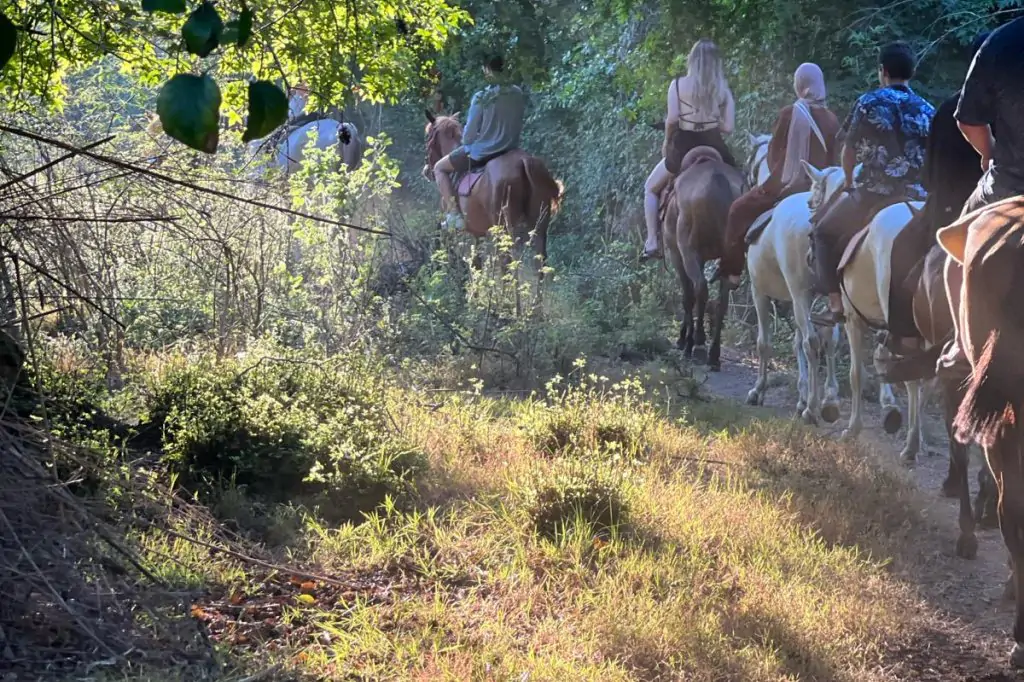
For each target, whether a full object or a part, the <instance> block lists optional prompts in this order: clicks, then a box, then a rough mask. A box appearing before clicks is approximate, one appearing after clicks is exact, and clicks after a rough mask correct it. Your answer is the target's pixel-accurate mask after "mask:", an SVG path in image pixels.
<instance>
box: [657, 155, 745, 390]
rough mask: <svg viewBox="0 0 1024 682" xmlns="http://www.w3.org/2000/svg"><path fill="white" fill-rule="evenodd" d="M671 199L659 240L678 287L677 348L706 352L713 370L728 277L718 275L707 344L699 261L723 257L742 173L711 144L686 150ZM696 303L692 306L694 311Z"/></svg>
mask: <svg viewBox="0 0 1024 682" xmlns="http://www.w3.org/2000/svg"><path fill="white" fill-rule="evenodd" d="M674 192H675V200H674V201H670V202H669V205H668V209H667V211H666V212H665V219H664V222H663V225H662V232H663V236H664V243H665V246H666V249H667V251H668V254H669V258H671V260H672V264H673V265H674V266H675V269H676V272H677V273H678V275H679V282H680V283H681V284H682V287H683V323H682V325H681V326H680V328H679V342H678V345H679V347H680V348H681V349H682V350H683V351H684V352H685V353H686V356H687V357H696V358H697V359H698V360H702V359H703V358H704V357H705V356H706V358H707V361H708V366H709V367H710V368H711V369H712V370H720V369H721V368H722V361H721V353H722V326H723V324H724V322H725V314H726V311H727V310H728V309H729V291H730V289H731V287H730V285H729V280H728V278H727V277H721V278H719V290H718V292H719V293H718V309H717V310H716V311H715V313H714V316H713V317H712V321H711V349H710V352H708V350H707V348H706V347H705V344H706V342H707V339H706V336H705V333H704V314H705V312H706V309H707V303H708V281H707V278H706V277H705V276H704V264H705V263H707V262H708V261H713V260H717V259H719V258H721V257H722V253H723V252H724V250H725V222H726V219H727V218H728V216H729V207H730V206H731V205H732V202H733V201H735V200H736V198H737V197H739V196H740V194H742V193H743V173H741V172H740V171H738V170H736V169H735V168H733V167H732V166H730V165H729V164H727V163H725V162H724V161H722V157H721V156H720V155H719V153H718V152H717V151H716V150H715V149H713V148H711V147H695V148H693V149H691V150H690V151H689V152H688V153H687V154H686V156H684V157H683V162H682V164H681V167H680V173H679V175H678V176H677V177H676V181H675V185H674ZM694 307H696V310H694Z"/></svg>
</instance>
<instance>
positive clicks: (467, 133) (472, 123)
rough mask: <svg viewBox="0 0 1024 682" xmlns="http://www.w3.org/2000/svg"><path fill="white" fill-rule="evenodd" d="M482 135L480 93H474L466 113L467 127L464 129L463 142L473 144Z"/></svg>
mask: <svg viewBox="0 0 1024 682" xmlns="http://www.w3.org/2000/svg"><path fill="white" fill-rule="evenodd" d="M479 135H480V93H479V92H478V93H476V94H475V95H473V99H472V100H471V101H470V104H469V113H468V114H466V127H465V129H464V130H463V131H462V144H464V145H465V144H473V143H474V142H476V138H477V137H478V136H479Z"/></svg>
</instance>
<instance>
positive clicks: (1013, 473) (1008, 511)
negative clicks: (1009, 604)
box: [985, 426, 1024, 668]
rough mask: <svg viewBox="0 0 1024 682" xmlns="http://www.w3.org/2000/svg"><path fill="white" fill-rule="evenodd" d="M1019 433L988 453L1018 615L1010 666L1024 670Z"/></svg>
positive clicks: (1023, 498)
mask: <svg viewBox="0 0 1024 682" xmlns="http://www.w3.org/2000/svg"><path fill="white" fill-rule="evenodd" d="M1020 436H1021V433H1020V430H1019V427H1017V426H1014V427H1011V428H1009V429H1007V430H1006V431H1004V432H1003V434H1001V435H1000V437H999V438H998V439H997V440H996V442H995V443H994V444H993V445H992V447H991V448H988V449H987V450H986V452H985V455H986V458H987V459H988V461H989V464H990V466H991V467H992V471H993V473H994V474H995V479H996V481H997V487H998V489H999V528H1000V530H1001V531H1002V533H1003V541H1004V542H1005V543H1006V548H1007V549H1008V550H1009V551H1010V561H1011V563H1012V565H1013V582H1012V584H1013V588H1014V596H1015V598H1016V603H1017V604H1016V605H1017V613H1016V617H1015V618H1014V624H1013V641H1014V645H1013V650H1012V651H1011V652H1010V666H1011V667H1013V668H1024V462H1022V460H1021V457H1020V454H1021V453H1020V447H1021V442H1020Z"/></svg>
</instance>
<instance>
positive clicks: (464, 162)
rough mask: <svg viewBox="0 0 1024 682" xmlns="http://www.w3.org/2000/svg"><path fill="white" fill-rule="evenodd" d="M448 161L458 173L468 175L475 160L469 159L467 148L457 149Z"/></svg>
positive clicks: (449, 156)
mask: <svg viewBox="0 0 1024 682" xmlns="http://www.w3.org/2000/svg"><path fill="white" fill-rule="evenodd" d="M448 161H449V163H451V164H452V168H454V169H455V172H456V173H468V172H469V170H470V168H471V167H472V165H473V159H471V158H469V152H467V151H466V148H465V147H461V146H460V147H456V148H455V149H454V150H453V151H452V153H451V154H449V155H448Z"/></svg>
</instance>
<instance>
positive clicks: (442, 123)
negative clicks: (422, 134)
mask: <svg viewBox="0 0 1024 682" xmlns="http://www.w3.org/2000/svg"><path fill="white" fill-rule="evenodd" d="M448 133H451V134H452V136H453V137H457V138H459V139H462V124H461V123H459V119H458V117H456V116H437V117H435V118H434V120H433V121H432V122H430V123H428V124H427V163H428V164H430V161H431V154H436V155H437V158H436V159H434V162H435V163H436V162H437V161H439V160H440V159H441V152H440V150H439V149H438V141H437V138H438V136H439V135H442V134H448ZM431 165H432V164H431Z"/></svg>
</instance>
